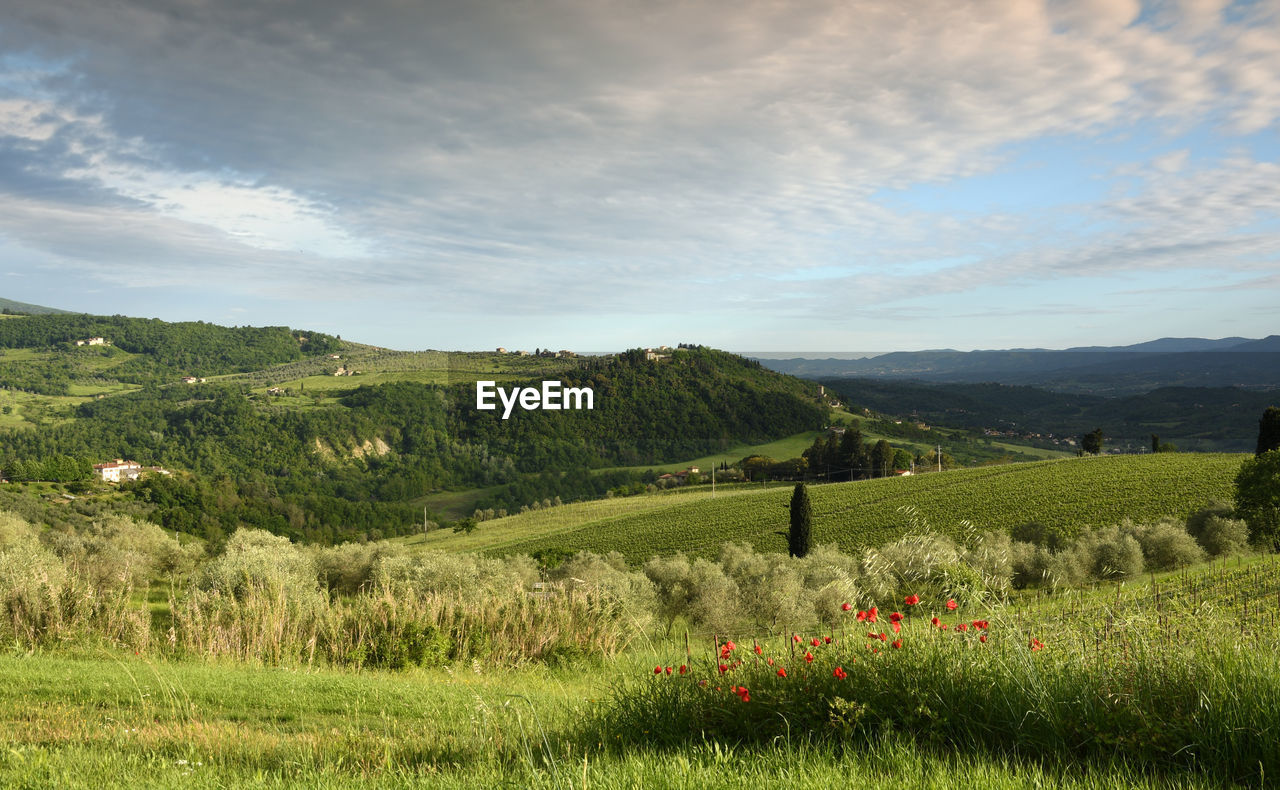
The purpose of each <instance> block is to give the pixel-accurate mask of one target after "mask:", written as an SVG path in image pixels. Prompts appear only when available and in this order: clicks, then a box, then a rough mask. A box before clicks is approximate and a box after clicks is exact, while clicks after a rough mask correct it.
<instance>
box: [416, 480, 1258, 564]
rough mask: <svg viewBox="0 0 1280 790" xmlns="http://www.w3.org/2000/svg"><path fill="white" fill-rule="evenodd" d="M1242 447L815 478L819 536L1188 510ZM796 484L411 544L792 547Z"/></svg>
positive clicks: (873, 538)
mask: <svg viewBox="0 0 1280 790" xmlns="http://www.w3.org/2000/svg"><path fill="white" fill-rule="evenodd" d="M1243 460H1244V456H1240V455H1229V454H1214V455H1205V454H1160V455H1146V456H1106V457H1099V458H1080V459H1068V460H1061V461H1041V462H1035V463H1025V464H1009V465H1005V466H992V467H982V468H977V469H963V470H956V471H950V472H941V473H933V474H927V475H917V476H914V477H903V478H885V479H880V480H866V481H859V482H853V483H837V484H831V485H825V486H814V487H812V488H811V490H810V498H811V500H812V503H813V516H814V522H813V540H814V542H815V543H817V544H824V543H825V544H834V545H836V546H838V547H839V548H840V549H841V550H843V551H846V552H848V551H856V550H858V549H861V548H864V547H868V546H876V545H880V544H883V543H886V542H888V541H891V540H894V539H895V538H897V537H899V536H901V535H902V534H904V533H905V532H908V531H911V530H913V529H918V528H920V527H921V526H922V525H928V527H930V528H932V529H933V530H935V531H937V532H940V533H943V534H947V535H951V536H953V537H963V536H964V534H965V533H966V532H967V531H969V530H971V529H977V530H987V529H994V530H1009V529H1012V528H1013V527H1016V526H1018V525H1020V524H1024V523H1027V522H1029V521H1036V522H1039V523H1041V524H1044V525H1046V526H1050V527H1063V528H1067V529H1068V530H1075V529H1079V528H1083V527H1088V526H1105V525H1108V524H1114V523H1117V522H1119V521H1121V520H1122V519H1125V518H1131V519H1134V520H1153V519H1157V518H1159V517H1161V516H1166V515H1168V516H1174V517H1177V518H1183V519H1184V518H1186V517H1187V516H1188V515H1190V514H1191V513H1192V512H1193V511H1195V510H1196V509H1198V508H1200V507H1203V506H1204V505H1205V504H1206V503H1208V502H1209V501H1210V500H1213V499H1230V498H1231V489H1232V480H1233V479H1234V477H1235V473H1236V470H1237V469H1238V468H1239V466H1240V463H1241V462H1242V461H1243ZM790 496H791V491H790V489H789V488H786V487H781V488H772V489H764V490H749V489H748V490H736V491H731V492H721V493H719V494H718V495H716V496H714V497H713V496H712V495H711V493H710V492H709V491H705V490H703V491H698V492H696V493H695V492H689V493H680V494H658V495H649V496H642V497H632V498H624V499H613V500H606V501H602V502H589V503H580V504H573V505H566V506H562V507H557V508H550V509H547V510H541V511H534V512H530V513H524V514H520V515H517V516H510V517H508V518H504V519H497V520H494V521H490V522H485V523H483V524H482V525H481V526H480V527H479V528H478V529H476V530H475V532H474V533H473V534H471V535H468V536H462V535H454V534H452V533H449V532H435V533H432V534H430V535H427V536H424V537H423V538H418V539H414V541H413V545H421V546H426V547H431V548H440V549H448V550H458V551H470V550H480V551H486V552H489V553H496V554H509V553H530V554H531V553H536V552H557V551H559V552H563V551H574V550H589V551H594V552H600V553H603V552H609V551H618V552H621V553H622V554H624V555H625V556H626V557H627V559H628V560H629V561H631V562H643V561H644V560H646V559H647V558H649V557H651V556H653V555H662V554H671V553H674V552H677V551H683V552H687V553H692V554H697V555H702V556H711V555H713V554H714V553H715V551H716V550H717V549H718V548H719V546H720V545H721V544H723V543H725V542H726V541H740V542H745V543H749V544H751V545H752V546H754V547H755V548H756V549H757V550H759V551H786V529H787V507H788V503H789V502H790Z"/></svg>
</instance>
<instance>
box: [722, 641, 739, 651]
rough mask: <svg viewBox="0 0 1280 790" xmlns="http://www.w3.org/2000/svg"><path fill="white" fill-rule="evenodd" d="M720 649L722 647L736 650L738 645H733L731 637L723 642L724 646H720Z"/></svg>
mask: <svg viewBox="0 0 1280 790" xmlns="http://www.w3.org/2000/svg"><path fill="white" fill-rule="evenodd" d="M721 649H722V650H729V651H733V650H737V649H738V646H737V645H735V644H734V643H733V640H732V639H730V640H729V641H728V642H725V643H724V647H723V648H721Z"/></svg>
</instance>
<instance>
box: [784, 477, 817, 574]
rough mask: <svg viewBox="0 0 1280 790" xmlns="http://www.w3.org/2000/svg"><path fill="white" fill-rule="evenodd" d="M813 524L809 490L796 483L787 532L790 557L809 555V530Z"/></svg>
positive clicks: (802, 484) (803, 485)
mask: <svg viewBox="0 0 1280 790" xmlns="http://www.w3.org/2000/svg"><path fill="white" fill-rule="evenodd" d="M812 522H813V507H812V506H811V505H810V504H809V489H808V488H807V487H806V486H805V484H804V483H796V489H795V491H794V492H792V494H791V529H790V530H789V531H788V532H787V549H788V551H790V552H791V556H792V557H803V556H805V555H806V554H808V553H809V528H810V525H811V524H812Z"/></svg>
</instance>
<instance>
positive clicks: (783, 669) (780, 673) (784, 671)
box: [778, 667, 787, 678]
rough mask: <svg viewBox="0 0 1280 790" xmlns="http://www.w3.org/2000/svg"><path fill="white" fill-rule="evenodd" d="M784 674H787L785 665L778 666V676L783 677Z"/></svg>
mask: <svg viewBox="0 0 1280 790" xmlns="http://www.w3.org/2000/svg"><path fill="white" fill-rule="evenodd" d="M786 676H787V668H786V667H778V677H780V678H785V677H786Z"/></svg>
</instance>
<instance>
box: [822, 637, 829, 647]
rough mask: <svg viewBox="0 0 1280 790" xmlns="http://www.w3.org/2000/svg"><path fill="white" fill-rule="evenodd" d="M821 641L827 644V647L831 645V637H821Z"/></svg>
mask: <svg viewBox="0 0 1280 790" xmlns="http://www.w3.org/2000/svg"><path fill="white" fill-rule="evenodd" d="M822 641H823V642H824V643H826V644H828V645H829V644H831V637H829V636H824V637H822Z"/></svg>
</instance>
